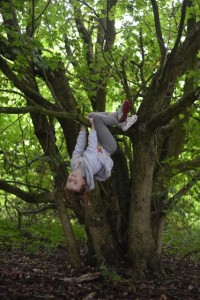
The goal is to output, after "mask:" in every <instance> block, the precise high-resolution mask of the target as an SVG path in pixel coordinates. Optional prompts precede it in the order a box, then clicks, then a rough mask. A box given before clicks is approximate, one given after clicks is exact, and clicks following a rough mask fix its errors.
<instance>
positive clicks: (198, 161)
mask: <svg viewBox="0 0 200 300" xmlns="http://www.w3.org/2000/svg"><path fill="white" fill-rule="evenodd" d="M198 167H200V156H197V157H196V158H195V159H192V160H189V161H186V162H180V163H178V164H176V166H175V170H176V172H175V173H174V172H173V176H175V175H177V174H179V173H185V172H187V171H191V170H194V169H195V168H198Z"/></svg>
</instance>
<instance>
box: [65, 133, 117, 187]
mask: <svg viewBox="0 0 200 300" xmlns="http://www.w3.org/2000/svg"><path fill="white" fill-rule="evenodd" d="M86 143H87V131H80V132H79V135H78V138H77V143H76V147H75V149H74V152H73V154H72V159H71V161H70V163H71V169H72V171H75V170H77V169H78V166H79V164H81V166H82V170H83V173H84V174H83V176H84V177H85V179H86V182H87V187H88V190H93V189H94V178H96V179H97V180H99V181H105V180H106V179H108V178H109V177H110V176H111V170H112V167H113V160H112V159H111V158H110V155H109V154H108V153H107V152H106V151H105V150H104V149H103V148H102V147H99V146H98V141H97V133H96V130H94V129H93V130H91V131H90V133H89V135H88V146H87V147H86Z"/></svg>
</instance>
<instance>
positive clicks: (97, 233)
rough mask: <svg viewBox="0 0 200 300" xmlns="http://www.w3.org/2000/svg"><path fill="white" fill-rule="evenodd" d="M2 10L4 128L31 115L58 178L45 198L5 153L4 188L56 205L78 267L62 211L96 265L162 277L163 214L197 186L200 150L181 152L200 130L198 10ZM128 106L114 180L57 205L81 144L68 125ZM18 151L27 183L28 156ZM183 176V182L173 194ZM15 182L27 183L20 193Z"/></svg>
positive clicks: (115, 4) (149, 4) (81, 4)
mask: <svg viewBox="0 0 200 300" xmlns="http://www.w3.org/2000/svg"><path fill="white" fill-rule="evenodd" d="M0 5H1V16H2V23H1V48H0V54H1V56H0V68H1V71H2V73H1V90H2V96H1V97H2V102H3V103H4V106H2V107H1V108H0V112H1V113H2V114H3V113H4V114H5V116H9V119H7V120H12V119H11V117H10V116H12V114H18V115H19V114H20V115H22V116H25V114H27V113H30V118H31V122H32V128H33V131H34V135H35V138H34V143H35V144H36V145H37V143H38V145H37V149H38V151H40V153H41V151H42V155H40V160H41V157H43V162H44V166H45V168H47V170H48V171H49V173H50V176H52V178H53V181H50V183H49V185H48V189H45V191H43V192H41V190H40V191H39V189H33V187H31V184H30V180H26V182H25V177H24V174H22V172H21V171H20V170H19V169H18V168H16V166H14V163H11V162H10V161H9V160H8V159H7V156H8V154H7V153H8V150H6V149H7V148H6V145H4V144H3V146H1V147H3V150H1V152H2V154H3V156H4V160H6V162H7V164H8V163H9V166H11V165H12V167H13V168H14V167H15V168H14V174H15V180H14V184H10V183H9V182H8V181H9V180H10V176H9V175H8V173H7V172H5V173H4V177H3V179H2V180H1V181H0V189H2V190H4V191H5V192H8V193H10V194H13V195H16V196H17V197H19V198H20V199H22V200H24V201H26V202H29V203H55V204H56V206H57V209H58V212H59V216H60V220H61V223H62V225H63V229H64V232H65V233H66V237H67V239H68V245H69V249H70V253H71V260H72V263H73V264H74V265H75V266H79V265H80V264H81V259H80V256H79V250H78V247H77V245H76V241H75V238H74V236H73V232H72V230H71V225H70V220H69V216H68V214H67V210H66V209H65V208H67V207H68V208H70V209H71V210H73V212H74V213H75V215H76V216H77V218H78V219H79V221H80V222H81V223H83V224H84V225H85V228H86V232H87V235H88V245H89V251H90V255H91V257H92V256H93V258H96V261H97V263H103V262H105V263H109V264H116V263H117V260H118V259H119V258H120V257H125V256H126V257H128V260H129V261H130V262H131V265H132V268H133V271H134V272H135V273H137V274H138V273H141V274H143V273H144V272H145V271H146V269H148V268H150V269H151V270H152V271H153V272H156V273H159V272H161V271H162V268H161V261H160V254H161V241H162V230H163V224H164V219H165V214H166V211H167V210H169V209H173V204H174V202H175V201H176V200H177V199H178V198H179V197H181V196H183V195H184V194H185V193H186V192H188V191H189V190H190V189H191V188H192V187H193V186H194V185H196V184H198V180H199V172H198V167H199V162H200V160H199V154H198V149H199V144H198V145H197V147H196V149H195V151H194V152H193V156H191V152H190V150H189V149H187V145H188V139H189V138H188V137H189V136H191V128H192V127H195V126H196V127H197V126H198V120H199V119H198V117H199V106H198V100H199V94H200V88H199V79H200V77H199V49H200V21H199V20H198V10H199V4H198V1H186V0H184V1H182V2H181V1H174V2H172V3H171V2H169V1H167V2H163V1H159V5H158V2H157V1H155V0H152V1H136V3H135V2H133V1H117V0H108V1H106V2H104V1H96V2H95V3H94V1H87V2H86V1H77V0H73V1H55V0H54V1H53V0H52V1H51V0H49V1H47V2H45V1H40V3H37V2H36V1H34V0H32V1H24V2H23V3H22V2H21V1H17V0H16V1H13V0H9V1H0ZM8 93H9V94H8ZM9 95H11V96H9ZM14 97H15V98H14ZM124 97H126V98H128V99H130V100H131V101H132V105H133V111H132V112H137V114H138V117H139V119H138V122H137V123H136V125H135V126H134V127H133V128H131V129H130V130H129V131H128V133H126V134H122V132H121V131H120V130H118V129H116V128H114V129H112V130H113V134H115V135H116V138H117V139H118V144H119V147H118V151H117V152H116V153H115V154H114V155H113V160H114V165H115V167H114V171H113V176H112V177H111V178H110V179H109V180H108V181H107V182H105V183H103V184H99V183H96V188H95V190H94V191H93V192H92V193H90V194H87V195H86V196H85V197H83V198H78V197H74V198H73V199H72V197H67V198H66V199H64V196H63V187H64V184H65V180H66V177H67V172H68V168H67V166H66V160H65V159H63V155H64V157H66V153H68V162H69V157H70V155H71V154H72V151H73V149H74V146H75V143H76V137H77V134H78V125H77V122H74V121H79V122H83V123H85V124H86V125H89V124H88V121H87V119H85V117H84V113H87V112H88V111H89V110H95V111H103V110H105V108H106V107H107V108H109V107H112V106H113V105H114V104H115V103H119V102H121V99H123V98H124ZM13 99H16V100H15V104H14V105H13V103H14V101H13ZM23 118H25V117H23ZM4 132H5V131H4ZM24 139H25V138H24V137H23V136H22V141H24ZM63 139H64V143H63ZM65 145H66V148H65ZM38 147H39V148H38ZM15 150H16V149H15ZM24 151H25V152H24V153H25V154H26V157H27V156H28V158H29V160H27V161H26V166H27V168H26V172H27V174H28V173H29V170H28V165H31V164H32V163H33V156H31V154H32V153H30V157H29V152H28V150H27V149H26V147H24ZM32 155H33V154H32ZM36 161H39V158H38V157H37V159H36ZM47 165H48V166H47ZM179 174H184V176H185V178H186V181H187V184H186V185H185V186H184V183H183V185H182V186H181V187H180V190H179V191H174V192H173V191H172V190H171V189H172V187H173V179H174V178H178V176H179ZM45 175H46V174H45ZM194 175H195V180H194ZM26 176H28V175H26ZM50 176H49V178H51V177H50ZM16 178H23V180H24V184H25V183H26V186H25V188H22V187H21V186H20V185H19V183H18V182H17V180H16ZM26 178H27V177H26ZM31 178H32V177H31ZM20 181H21V180H20ZM45 185H46V183H45ZM40 188H41V187H40ZM69 237H70V238H69Z"/></svg>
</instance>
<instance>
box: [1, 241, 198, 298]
mask: <svg viewBox="0 0 200 300" xmlns="http://www.w3.org/2000/svg"><path fill="white" fill-rule="evenodd" d="M0 253H1V254H0V299H1V300H13V299H19V300H21V299H27V300H32V299H69V300H74V299H75V300H90V299H98V300H107V299H109V300H110V299H114V300H122V299H123V300H128V299H131V300H134V299H137V300H151V299H152V300H173V299H178V300H184V299H187V300H193V299H200V263H197V262H195V261H193V260H191V259H189V257H187V258H184V259H180V258H179V259H178V258H174V257H169V256H165V257H163V266H164V267H165V269H166V276H165V278H164V279H155V278H153V277H151V276H150V275H147V277H146V278H145V279H142V280H141V279H140V280H139V279H138V280H133V279H131V278H130V277H129V276H128V275H127V274H128V269H127V268H125V267H124V266H122V265H121V266H119V269H118V270H117V272H115V271H114V270H108V269H107V268H106V267H105V266H104V267H102V268H99V269H98V268H94V267H91V266H84V267H82V268H80V269H72V268H70V266H69V264H68V254H67V251H66V250H65V249H64V248H62V247H60V248H57V249H55V250H41V251H38V252H37V253H34V254H33V253H32V254H30V253H27V252H26V251H24V250H12V249H4V248H3V247H0Z"/></svg>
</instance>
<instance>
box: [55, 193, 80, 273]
mask: <svg viewBox="0 0 200 300" xmlns="http://www.w3.org/2000/svg"><path fill="white" fill-rule="evenodd" d="M55 199H56V200H55V201H56V206H57V209H58V216H59V218H60V222H61V224H62V228H63V232H64V234H65V237H66V240H67V243H68V249H69V258H70V261H71V264H72V266H73V267H77V268H78V267H80V266H81V257H80V253H79V248H78V244H77V241H76V239H75V236H74V232H73V229H72V226H71V223H70V218H69V216H68V213H67V210H66V207H65V204H64V200H63V193H62V192H60V191H56V192H55Z"/></svg>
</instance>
